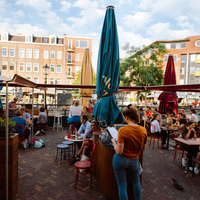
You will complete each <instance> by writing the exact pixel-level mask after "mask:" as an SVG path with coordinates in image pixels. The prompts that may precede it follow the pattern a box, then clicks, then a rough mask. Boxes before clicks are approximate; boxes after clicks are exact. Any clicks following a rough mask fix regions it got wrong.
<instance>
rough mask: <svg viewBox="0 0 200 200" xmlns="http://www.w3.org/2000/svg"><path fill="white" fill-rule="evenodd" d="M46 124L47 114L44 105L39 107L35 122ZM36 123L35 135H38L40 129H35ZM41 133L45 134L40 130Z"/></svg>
mask: <svg viewBox="0 0 200 200" xmlns="http://www.w3.org/2000/svg"><path fill="white" fill-rule="evenodd" d="M39 123H40V124H46V123H47V114H46V113H45V109H44V107H41V108H40V113H39V115H38V120H37V124H39ZM37 124H36V127H35V128H36V134H35V135H38V134H39V133H40V131H39V130H38V131H37ZM41 132H42V133H43V135H44V134H45V132H44V131H43V130H42V131H41Z"/></svg>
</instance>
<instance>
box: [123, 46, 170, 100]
mask: <svg viewBox="0 0 200 200" xmlns="http://www.w3.org/2000/svg"><path fill="white" fill-rule="evenodd" d="M122 49H123V50H124V51H126V53H127V54H128V55H129V56H128V57H126V58H125V59H122V60H121V62H120V72H121V84H120V85H125V86H130V85H136V86H153V85H161V84H162V83H163V69H162V68H163V63H164V55H165V54H166V53H167V52H168V51H167V49H166V48H165V46H164V45H161V44H153V45H152V46H148V47H145V46H144V47H143V49H142V50H141V49H140V48H138V47H134V46H130V44H129V43H126V45H125V46H124V47H122ZM139 94H140V92H138V100H139Z"/></svg>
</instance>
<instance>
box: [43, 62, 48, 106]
mask: <svg viewBox="0 0 200 200" xmlns="http://www.w3.org/2000/svg"><path fill="white" fill-rule="evenodd" d="M49 68H50V67H49V66H48V65H47V64H46V65H43V73H44V76H45V77H44V84H47V76H48V75H49ZM44 107H45V109H47V107H46V89H45V91H44Z"/></svg>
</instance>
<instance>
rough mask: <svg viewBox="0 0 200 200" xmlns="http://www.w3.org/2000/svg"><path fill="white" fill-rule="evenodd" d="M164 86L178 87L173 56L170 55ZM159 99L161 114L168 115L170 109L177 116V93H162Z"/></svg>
mask: <svg viewBox="0 0 200 200" xmlns="http://www.w3.org/2000/svg"><path fill="white" fill-rule="evenodd" d="M163 85H176V73H175V67H174V59H173V55H169V58H168V61H167V67H166V71H165V76H164V83H163ZM158 99H159V100H160V105H159V111H160V113H161V114H166V113H167V112H168V111H169V108H170V107H171V108H172V109H173V110H174V112H175V113H176V114H177V113H178V104H177V95H176V92H172V91H171V92H170V91H167V92H162V93H161V94H160V96H159V97H158Z"/></svg>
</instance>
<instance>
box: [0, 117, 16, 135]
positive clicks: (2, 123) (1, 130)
mask: <svg viewBox="0 0 200 200" xmlns="http://www.w3.org/2000/svg"><path fill="white" fill-rule="evenodd" d="M14 126H15V122H12V121H11V119H10V118H9V119H8V133H9V136H10V135H11V131H12V130H13V128H14ZM5 136H6V119H2V118H0V137H5Z"/></svg>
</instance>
